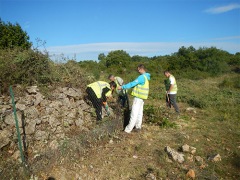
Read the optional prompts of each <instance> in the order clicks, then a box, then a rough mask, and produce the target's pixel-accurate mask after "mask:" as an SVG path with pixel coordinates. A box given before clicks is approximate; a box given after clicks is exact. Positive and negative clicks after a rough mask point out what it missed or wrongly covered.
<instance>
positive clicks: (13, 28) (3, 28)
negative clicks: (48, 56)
mask: <svg viewBox="0 0 240 180" xmlns="http://www.w3.org/2000/svg"><path fill="white" fill-rule="evenodd" d="M0 37H1V38H0V49H13V48H15V47H20V48H22V49H29V48H31V46H32V43H31V42H29V36H28V35H27V33H26V32H25V31H23V30H22V28H21V26H20V25H19V24H18V23H16V24H12V23H10V22H8V23H4V22H3V21H2V20H1V19H0Z"/></svg>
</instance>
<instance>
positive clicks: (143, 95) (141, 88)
mask: <svg viewBox="0 0 240 180" xmlns="http://www.w3.org/2000/svg"><path fill="white" fill-rule="evenodd" d="M143 76H144V79H145V83H144V84H143V85H140V84H138V85H136V86H135V87H134V88H133V91H132V96H135V97H138V98H140V99H147V98H148V94H149V81H148V79H147V77H146V76H145V75H143Z"/></svg>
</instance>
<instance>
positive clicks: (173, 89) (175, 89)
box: [170, 75, 178, 93]
mask: <svg viewBox="0 0 240 180" xmlns="http://www.w3.org/2000/svg"><path fill="white" fill-rule="evenodd" d="M170 78H173V79H174V84H173V87H172V89H171V91H170V93H171V92H177V90H178V89H177V82H176V79H175V77H174V76H173V75H170Z"/></svg>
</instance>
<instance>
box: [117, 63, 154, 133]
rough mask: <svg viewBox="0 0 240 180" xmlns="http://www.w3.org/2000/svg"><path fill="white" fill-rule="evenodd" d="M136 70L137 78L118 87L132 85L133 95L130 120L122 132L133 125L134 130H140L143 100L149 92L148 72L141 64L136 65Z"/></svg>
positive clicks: (130, 128)
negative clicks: (138, 74)
mask: <svg viewBox="0 0 240 180" xmlns="http://www.w3.org/2000/svg"><path fill="white" fill-rule="evenodd" d="M137 70H138V72H139V73H140V76H138V78H137V79H135V80H134V81H132V82H129V83H127V84H125V85H123V86H119V87H118V89H119V90H120V89H129V88H132V87H133V91H132V94H131V95H132V96H134V99H133V105H132V110H131V115H130V121H129V124H128V125H127V126H126V127H125V129H124V132H126V133H130V132H131V131H132V130H133V128H134V127H135V128H136V131H140V130H141V128H142V118H143V105H144V100H145V99H147V98H148V94H149V80H150V74H149V73H147V72H146V69H145V67H144V65H143V64H140V65H138V67H137Z"/></svg>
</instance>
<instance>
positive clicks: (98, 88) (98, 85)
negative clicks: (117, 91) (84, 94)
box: [87, 81, 111, 98]
mask: <svg viewBox="0 0 240 180" xmlns="http://www.w3.org/2000/svg"><path fill="white" fill-rule="evenodd" d="M87 87H90V88H92V90H93V91H94V92H95V94H96V96H97V98H101V97H102V91H103V89H104V88H105V87H107V88H109V89H110V90H109V91H108V92H107V93H106V96H110V95H111V88H110V85H109V83H107V82H104V81H97V82H94V83H91V84H89V85H87Z"/></svg>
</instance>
